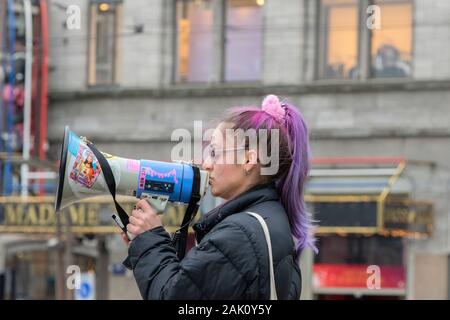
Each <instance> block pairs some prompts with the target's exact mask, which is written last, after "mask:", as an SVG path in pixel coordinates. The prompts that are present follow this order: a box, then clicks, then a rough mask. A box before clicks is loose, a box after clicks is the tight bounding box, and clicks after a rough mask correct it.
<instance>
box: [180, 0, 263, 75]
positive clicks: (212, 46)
mask: <svg viewBox="0 0 450 320" xmlns="http://www.w3.org/2000/svg"><path fill="white" fill-rule="evenodd" d="M263 5H264V1H263V0H217V1H213V0H177V2H176V17H177V19H176V21H177V36H176V45H177V50H176V60H175V81H177V82H209V81H210V80H211V79H218V80H219V81H255V80H259V78H260V74H261V51H262V8H263Z"/></svg>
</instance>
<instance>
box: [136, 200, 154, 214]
mask: <svg viewBox="0 0 450 320" xmlns="http://www.w3.org/2000/svg"><path fill="white" fill-rule="evenodd" d="M136 208H137V209H141V210H142V211H144V212H148V213H153V214H156V211H155V209H153V208H152V206H151V205H150V204H149V203H148V202H147V200H145V199H141V200H139V201H138V202H137V203H136Z"/></svg>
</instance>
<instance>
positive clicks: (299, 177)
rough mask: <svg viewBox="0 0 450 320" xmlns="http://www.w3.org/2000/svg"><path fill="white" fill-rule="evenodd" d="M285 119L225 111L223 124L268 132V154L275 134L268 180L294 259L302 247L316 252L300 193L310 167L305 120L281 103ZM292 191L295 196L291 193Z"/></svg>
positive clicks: (251, 111) (251, 109) (255, 110)
mask: <svg viewBox="0 0 450 320" xmlns="http://www.w3.org/2000/svg"><path fill="white" fill-rule="evenodd" d="M282 107H283V108H284V111H285V116H284V119H282V121H279V120H277V119H276V118H275V117H274V116H272V115H270V114H269V113H267V112H265V111H264V110H262V109H261V108H257V107H234V108H231V109H229V110H228V112H227V115H226V117H225V119H222V121H223V122H226V123H232V124H233V129H243V130H247V129H254V130H256V131H257V132H258V130H260V129H267V130H268V136H269V139H268V143H267V144H268V145H267V148H268V152H271V150H270V145H271V143H270V137H271V134H270V133H271V130H272V129H278V130H279V148H280V149H279V160H280V163H279V170H278V172H277V173H276V174H275V175H273V176H270V177H269V178H270V180H271V181H275V183H276V186H277V189H278V194H279V195H280V199H281V203H282V204H283V206H284V208H285V210H286V212H287V215H288V219H289V224H290V227H291V232H292V235H293V236H294V238H295V239H296V248H295V249H296V255H297V258H298V257H299V256H300V253H301V251H302V250H303V249H304V248H305V247H308V246H309V247H311V248H312V249H313V250H314V251H316V252H317V248H316V246H315V239H314V237H313V236H312V234H311V232H310V231H311V227H312V223H313V221H312V220H311V218H310V216H309V214H308V213H307V211H306V206H305V201H304V196H303V189H304V184H305V181H306V178H307V176H308V172H309V167H310V154H311V152H310V147H309V134H308V128H307V126H306V123H305V120H304V119H303V117H302V115H301V114H300V112H299V111H298V110H297V108H296V107H294V106H292V105H290V104H287V103H283V104H282ZM294 191H295V192H294Z"/></svg>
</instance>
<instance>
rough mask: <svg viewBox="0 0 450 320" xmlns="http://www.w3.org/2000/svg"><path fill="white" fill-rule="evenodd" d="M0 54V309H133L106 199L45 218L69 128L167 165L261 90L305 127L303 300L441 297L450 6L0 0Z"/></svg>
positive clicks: (320, 0) (447, 288)
mask: <svg viewBox="0 0 450 320" xmlns="http://www.w3.org/2000/svg"><path fill="white" fill-rule="evenodd" d="M0 45H1V50H0V89H1V90H0V92H1V99H0V131H1V139H0V161H1V163H0V164H1V166H0V191H1V196H0V299H140V295H139V292H138V289H137V287H136V284H135V282H134V279H133V277H132V274H131V272H130V271H128V270H126V269H125V268H124V267H123V266H122V261H123V259H124V258H125V257H126V247H125V245H124V244H123V243H122V241H121V239H120V238H119V236H118V235H117V233H118V232H119V229H118V228H117V227H116V226H115V225H114V224H113V221H112V219H110V215H111V213H112V212H113V207H112V206H111V203H110V201H109V200H108V199H106V200H105V199H98V200H94V201H90V202H87V203H78V204H76V205H73V206H71V207H70V208H68V209H66V210H64V212H63V213H61V214H58V215H56V214H55V212H54V195H55V191H56V185H57V170H58V166H59V156H60V149H61V142H62V138H63V133H64V126H66V125H69V126H70V128H71V129H72V130H73V131H74V132H76V133H77V134H79V135H83V136H86V137H88V138H89V139H90V140H91V141H93V142H95V144H96V145H97V147H98V148H99V149H101V150H103V151H105V152H108V153H110V154H113V155H117V156H120V157H127V158H134V159H152V160H164V161H170V153H171V148H172V147H173V145H174V143H173V142H171V139H170V137H171V133H172V132H173V130H174V129H177V128H186V129H188V130H190V131H193V125H194V121H196V120H197V121H204V123H205V125H206V123H207V122H208V121H210V120H212V119H215V118H216V117H218V116H219V115H220V114H221V113H222V112H223V111H224V110H225V109H226V108H228V107H230V106H236V105H257V106H258V105H260V103H261V101H262V98H263V97H264V96H265V95H266V94H270V93H273V94H277V95H279V96H281V97H283V98H286V99H287V100H288V101H290V102H291V103H293V104H294V105H296V106H298V107H299V110H300V111H301V112H302V114H303V115H304V117H305V118H306V120H307V123H308V124H309V127H310V133H311V146H312V153H313V165H312V170H311V173H310V178H309V180H308V183H307V187H306V191H305V192H306V200H307V203H308V206H309V208H310V211H311V212H312V213H313V214H314V217H315V219H316V220H318V228H317V229H316V230H315V233H316V236H317V238H318V248H319V253H318V254H313V253H312V252H311V251H310V250H305V251H304V252H303V254H302V257H301V261H300V264H301V269H302V273H303V291H302V299H448V298H449V292H450V285H449V284H450V278H449V272H450V264H449V253H450V233H449V230H450V220H449V215H450V204H449V199H450V163H449V156H450V1H448V0H277V1H275V0H109V1H97V0H0ZM219 201H220V200H219V199H214V198H213V197H211V196H208V197H207V198H206V199H205V200H204V201H203V204H202V206H201V208H200V215H201V214H204V213H205V212H207V211H208V210H210V209H211V208H213V207H214V206H215V205H217V204H218V203H219ZM131 205H132V202H131V203H129V204H128V207H127V208H128V209H130V206H131ZM183 213H184V208H182V207H175V206H170V207H169V208H168V210H167V213H166V214H165V215H164V224H165V226H166V227H167V229H168V230H169V231H173V230H174V228H176V227H177V226H179V224H180V223H181V219H182V216H183ZM189 245H190V246H192V245H193V235H192V234H191V235H190V241H189ZM70 266H76V267H78V268H79V269H77V270H79V271H80V272H81V280H82V281H81V287H80V288H79V289H78V290H71V289H69V288H68V286H67V285H66V283H67V281H69V282H70V281H71V275H73V269H71V268H70ZM68 267H69V269H68ZM71 270H72V271H71ZM373 276H378V278H376V279H375V281H374V278H373Z"/></svg>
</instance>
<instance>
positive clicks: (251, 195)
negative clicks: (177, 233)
mask: <svg viewBox="0 0 450 320" xmlns="http://www.w3.org/2000/svg"><path fill="white" fill-rule="evenodd" d="M278 199H279V196H278V193H277V190H276V186H275V183H267V184H260V185H257V186H254V187H252V188H250V189H249V190H247V191H245V192H244V193H242V194H240V195H238V196H237V197H236V198H234V199H232V200H230V201H227V202H225V203H223V204H221V205H219V206H218V207H216V208H214V209H212V210H211V211H209V212H208V213H206V214H205V215H204V216H203V217H202V218H200V220H199V221H198V222H197V223H196V224H194V226H193V229H194V230H195V233H196V238H197V242H200V241H201V239H203V237H204V236H205V235H206V234H207V233H208V232H209V231H210V230H211V229H212V228H214V226H215V225H217V224H218V223H219V222H221V221H222V220H224V219H225V218H227V217H228V216H230V215H232V214H234V213H238V212H242V211H245V210H247V209H248V208H250V207H252V206H254V205H256V204H259V203H261V202H265V201H278Z"/></svg>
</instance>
